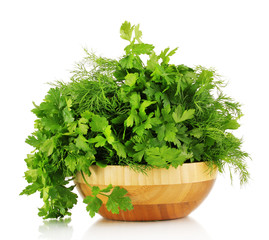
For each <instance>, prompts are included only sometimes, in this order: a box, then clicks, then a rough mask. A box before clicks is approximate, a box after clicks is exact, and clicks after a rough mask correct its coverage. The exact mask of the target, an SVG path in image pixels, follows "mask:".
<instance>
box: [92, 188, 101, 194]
mask: <svg viewBox="0 0 269 240" xmlns="http://www.w3.org/2000/svg"><path fill="white" fill-rule="evenodd" d="M99 193H100V188H99V187H98V186H93V187H92V195H94V196H96V195H98V194H99Z"/></svg>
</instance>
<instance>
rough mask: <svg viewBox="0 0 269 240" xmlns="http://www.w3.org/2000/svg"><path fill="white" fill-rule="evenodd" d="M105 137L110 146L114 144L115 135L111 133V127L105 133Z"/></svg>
mask: <svg viewBox="0 0 269 240" xmlns="http://www.w3.org/2000/svg"><path fill="white" fill-rule="evenodd" d="M104 135H105V137H106V140H107V142H108V143H109V144H112V143H113V142H114V141H115V137H114V134H113V133H112V131H111V125H108V126H107V127H106V129H105V131H104Z"/></svg>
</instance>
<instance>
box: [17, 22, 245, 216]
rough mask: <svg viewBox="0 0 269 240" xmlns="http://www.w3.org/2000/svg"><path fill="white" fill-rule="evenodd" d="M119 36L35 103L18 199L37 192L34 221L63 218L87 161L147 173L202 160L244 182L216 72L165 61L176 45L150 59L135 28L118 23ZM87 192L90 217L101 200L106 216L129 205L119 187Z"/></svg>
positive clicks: (236, 115)
mask: <svg viewBox="0 0 269 240" xmlns="http://www.w3.org/2000/svg"><path fill="white" fill-rule="evenodd" d="M120 36H121V38H122V39H124V40H127V41H128V45H127V46H126V47H125V48H124V51H125V54H124V56H123V57H121V58H120V59H119V60H114V59H107V58H103V57H97V56H96V55H95V54H93V53H89V52H88V51H87V50H85V52H86V57H85V58H84V59H83V60H82V61H81V62H79V63H78V64H77V65H76V68H75V70H74V71H73V72H72V73H73V76H72V77H71V79H70V81H69V82H68V83H64V82H56V83H55V84H54V86H53V87H52V88H51V89H50V90H49V91H48V93H47V95H46V96H45V98H44V100H43V102H41V103H40V105H36V104H34V109H33V110H32V112H33V113H34V114H35V115H36V117H37V119H36V121H35V129H36V131H35V132H33V133H32V134H31V135H30V136H29V137H28V138H27V139H26V143H28V144H29V145H31V146H32V147H33V148H34V151H33V152H32V153H31V154H29V155H27V158H26V159H25V162H26V164H27V167H28V170H27V171H26V172H25V175H24V177H25V179H26V181H27V182H28V186H26V187H25V189H24V190H23V191H22V192H21V194H25V195H31V194H33V193H36V192H39V193H40V197H41V198H42V199H43V201H44V205H43V206H42V207H41V208H39V213H38V215H39V216H41V217H43V218H62V217H64V216H69V215H71V212H70V210H71V209H72V208H73V206H74V205H75V204H76V203H77V195H76V194H75V193H73V189H74V185H73V177H74V176H75V175H76V173H77V172H81V173H82V176H83V178H84V179H85V177H84V174H87V175H89V176H90V175H91V172H90V170H89V167H90V166H91V165H98V166H100V167H106V166H107V165H128V166H130V167H132V168H133V169H135V170H138V171H142V172H146V170H147V169H150V168H168V167H170V166H172V167H178V166H179V165H182V164H183V163H187V162H199V161H204V162H207V163H208V165H209V167H210V166H213V165H217V167H218V168H219V171H220V172H223V171H224V169H225V166H226V165H227V166H228V167H229V169H230V171H231V176H233V172H232V171H234V173H238V174H239V177H240V181H241V183H242V184H243V183H245V182H247V180H248V179H249V173H248V171H247V165H246V159H247V158H248V157H249V156H248V154H247V153H246V152H244V151H242V150H241V145H242V140H241V139H238V138H237V137H235V136H234V135H233V133H232V132H233V130H236V129H238V128H239V126H240V124H239V122H238V121H239V119H240V117H241V116H242V113H241V110H240V104H239V103H238V102H236V101H234V100H233V99H231V98H230V97H228V96H226V95H225V94H224V93H223V90H222V89H223V86H224V81H222V80H220V79H219V77H218V76H217V74H216V73H215V71H214V70H212V69H206V68H203V67H201V66H198V67H196V68H194V69H193V68H190V67H187V66H185V65H183V64H181V65H174V64H170V58H171V57H172V56H173V55H174V54H175V53H176V50H177V48H176V49H173V50H170V48H166V49H164V50H163V51H161V53H160V54H158V53H156V52H155V51H154V46H153V45H152V44H146V43H143V42H142V32H141V31H140V29H139V25H136V26H133V25H131V24H130V23H129V22H124V23H123V24H122V26H121V28H120ZM141 55H145V56H146V58H147V60H146V61H142V59H141ZM143 59H144V58H143ZM85 182H86V179H85ZM86 184H87V182H86ZM89 187H90V188H91V190H92V195H91V196H87V197H86V198H85V199H84V203H85V204H86V205H87V206H86V210H87V211H88V212H89V215H90V216H91V217H93V216H94V215H95V214H96V213H97V212H98V211H99V209H100V207H101V206H102V204H103V203H102V201H101V199H100V195H103V196H106V197H107V199H108V200H107V203H106V208H107V209H108V211H111V212H112V213H119V209H122V210H131V209H132V203H131V200H130V198H129V197H127V196H126V193H127V191H126V190H125V189H123V188H120V187H119V186H112V185H109V186H107V187H106V188H104V189H100V188H99V187H96V186H90V185H89Z"/></svg>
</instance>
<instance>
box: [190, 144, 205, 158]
mask: <svg viewBox="0 0 269 240" xmlns="http://www.w3.org/2000/svg"><path fill="white" fill-rule="evenodd" d="M191 150H192V152H193V156H194V158H195V159H196V160H198V161H201V160H202V159H201V155H202V154H203V153H204V144H203V143H198V144H196V145H194V146H192V148H191Z"/></svg>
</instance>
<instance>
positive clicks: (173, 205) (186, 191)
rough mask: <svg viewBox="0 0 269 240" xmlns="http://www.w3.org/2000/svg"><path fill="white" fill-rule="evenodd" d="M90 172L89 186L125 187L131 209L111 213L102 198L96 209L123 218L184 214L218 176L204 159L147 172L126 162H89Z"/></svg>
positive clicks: (84, 191) (84, 190)
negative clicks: (101, 166)
mask: <svg viewBox="0 0 269 240" xmlns="http://www.w3.org/2000/svg"><path fill="white" fill-rule="evenodd" d="M90 171H91V173H92V175H91V176H90V177H86V180H87V182H88V183H89V184H91V185H92V186H99V187H100V188H104V187H106V186H107V185H109V184H112V185H113V186H120V187H123V188H125V189H126V190H127V191H128V194H127V196H129V197H130V198H131V200H132V203H133V205H134V209H133V210H131V211H120V214H112V213H111V212H108V211H107V210H106V208H105V206H104V205H105V203H106V202H107V198H106V197H104V196H101V195H100V196H98V197H99V198H100V199H102V201H103V203H104V204H103V206H102V207H101V209H100V211H99V213H100V214H101V215H102V216H103V217H106V218H109V219H115V220H125V221H150V220H164V219H174V218H181V217H185V216H187V215H188V214H189V213H190V212H191V211H193V210H194V209H195V208H196V207H197V206H198V205H199V204H200V203H201V202H202V201H203V200H204V199H205V197H206V196H207V195H208V193H209V192H210V190H211V188H212V186H213V184H214V181H215V179H216V176H217V169H214V170H213V171H211V172H210V171H209V170H208V167H207V165H206V164H205V163H203V162H200V163H188V164H183V165H182V166H179V167H178V168H176V169H175V168H169V169H152V170H150V171H148V172H147V175H145V174H142V173H137V172H134V171H133V170H132V169H130V168H129V167H127V166H124V167H123V166H107V167H106V168H100V167H97V166H91V167H90ZM75 183H76V186H77V188H78V190H79V192H80V193H81V195H82V196H83V197H85V196H88V195H90V194H91V189H90V188H89V187H88V186H87V185H86V184H85V182H84V180H83V178H82V176H81V174H80V173H78V174H77V176H76V179H75Z"/></svg>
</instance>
